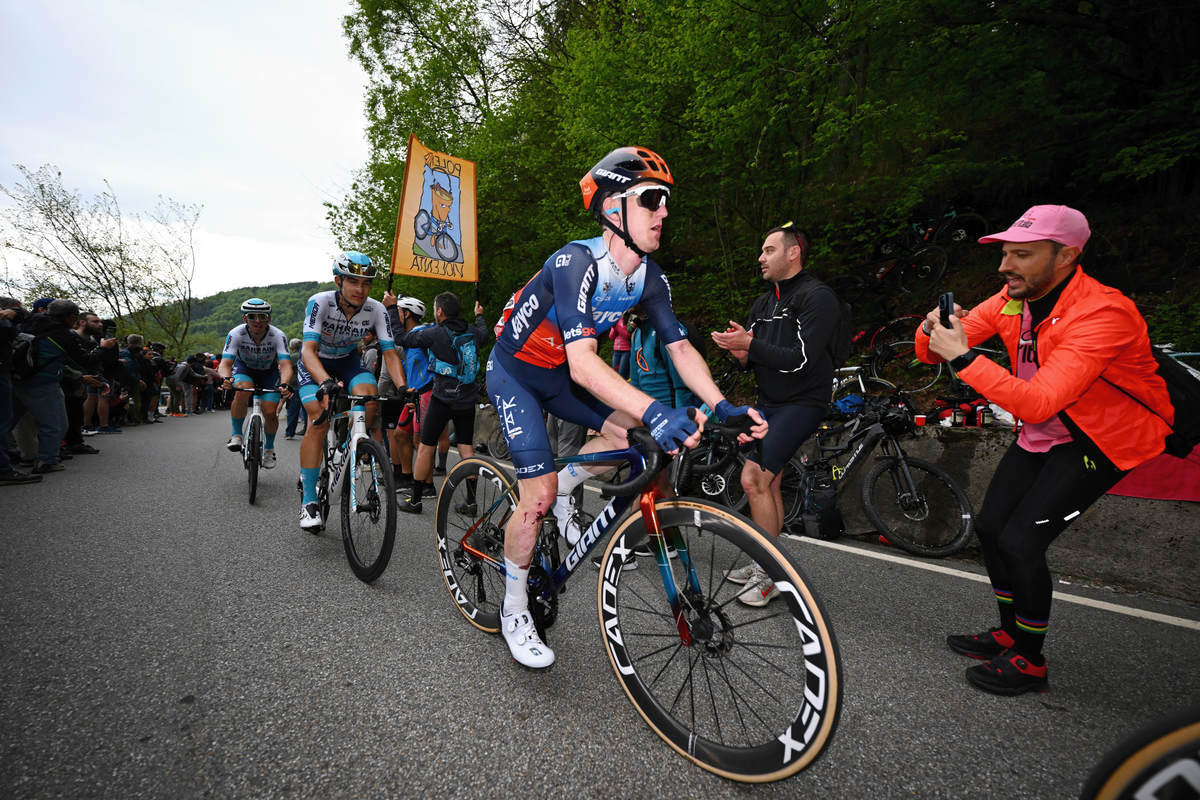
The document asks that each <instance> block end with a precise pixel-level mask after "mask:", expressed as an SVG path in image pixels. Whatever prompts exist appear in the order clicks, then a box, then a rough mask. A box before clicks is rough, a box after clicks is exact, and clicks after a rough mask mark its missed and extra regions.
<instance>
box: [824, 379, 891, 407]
mask: <svg viewBox="0 0 1200 800" xmlns="http://www.w3.org/2000/svg"><path fill="white" fill-rule="evenodd" d="M894 391H896V385H895V384H894V383H891V382H889V381H885V380H883V379H881V378H872V377H870V376H868V375H861V374H860V375H854V376H852V377H849V378H846V380H844V381H842V382H841V383H839V384H838V385H837V388H836V389H834V390H833V402H835V403H836V402H837V401H838V400H845V399H846V398H847V397H849V396H850V395H852V394H856V395H859V396H860V397H880V396H883V395H890V394H891V393H892V392H894Z"/></svg>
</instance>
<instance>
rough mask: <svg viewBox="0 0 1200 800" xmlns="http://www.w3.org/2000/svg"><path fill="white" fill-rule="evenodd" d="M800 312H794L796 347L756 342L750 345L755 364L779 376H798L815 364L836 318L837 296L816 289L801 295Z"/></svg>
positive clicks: (831, 291) (829, 290)
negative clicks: (797, 374)
mask: <svg viewBox="0 0 1200 800" xmlns="http://www.w3.org/2000/svg"><path fill="white" fill-rule="evenodd" d="M800 303H801V305H800V307H799V308H797V309H794V311H793V313H794V314H795V321H796V344H795V345H792V346H788V345H779V344H771V343H769V342H767V341H766V340H764V339H758V338H755V339H754V340H753V341H751V342H750V354H751V356H752V357H753V359H754V363H756V364H760V365H762V366H764V367H766V368H768V369H774V370H777V371H779V372H799V371H800V370H802V369H804V368H805V367H807V366H810V365H811V364H814V363H816V360H817V359H818V358H820V356H821V353H823V352H825V347H826V345H828V344H829V337H830V336H832V335H833V329H834V327H835V326H836V325H837V319H838V315H839V313H840V312H839V310H838V302H837V295H835V294H834V293H833V290H832V289H829V288H828V287H825V286H818V287H816V288H814V289H811V290H809V291H807V292H805V293H804V295H803V296H802V298H801V301H800Z"/></svg>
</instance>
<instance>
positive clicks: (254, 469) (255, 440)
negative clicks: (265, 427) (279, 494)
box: [242, 417, 263, 505]
mask: <svg viewBox="0 0 1200 800" xmlns="http://www.w3.org/2000/svg"><path fill="white" fill-rule="evenodd" d="M262 441H263V431H262V420H261V419H259V418H258V417H251V418H250V432H249V433H247V434H246V441H245V442H244V443H243V444H242V448H243V450H242V452H243V454H244V457H245V460H246V481H247V482H248V483H249V485H250V504H251V505H253V504H254V498H255V496H256V495H257V494H258V468H259V467H260V466H261V465H262Z"/></svg>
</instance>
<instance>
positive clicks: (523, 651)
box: [500, 610, 554, 669]
mask: <svg viewBox="0 0 1200 800" xmlns="http://www.w3.org/2000/svg"><path fill="white" fill-rule="evenodd" d="M500 632H501V633H502V634H504V642H505V644H507V645H508V651H509V652H510V653H512V657H513V660H514V661H516V662H517V663H518V664H520V665H521V666H523V667H528V668H529V669H546V667H549V666H550V665H551V664H553V663H554V651H553V650H551V649H550V648H549V647H547V646H546V645H545V644H544V643H543V642H542V640H541V638H540V637H539V636H538V634H537V628H536V627H534V624H533V617H532V616H531V615H530V614H529V611H527V610H526V611H518V612H517V613H515V614H513V615H512V616H508V615H506V614H505V613H504V612H501V613H500Z"/></svg>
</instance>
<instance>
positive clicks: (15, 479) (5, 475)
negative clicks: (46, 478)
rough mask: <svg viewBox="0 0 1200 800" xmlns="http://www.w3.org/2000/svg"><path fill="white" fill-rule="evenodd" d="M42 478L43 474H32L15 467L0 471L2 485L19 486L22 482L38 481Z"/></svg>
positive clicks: (0, 484)
mask: <svg viewBox="0 0 1200 800" xmlns="http://www.w3.org/2000/svg"><path fill="white" fill-rule="evenodd" d="M41 480H42V476H41V475H30V474H29V473H28V472H20V471H18V470H15V469H10V470H8V471H7V472H0V486H19V485H20V484H22V483H38V482H39V481H41Z"/></svg>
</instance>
